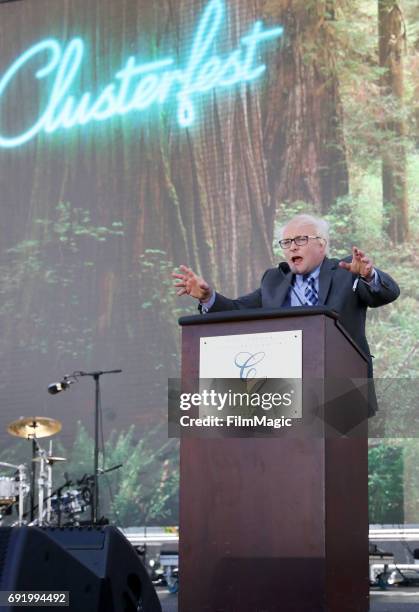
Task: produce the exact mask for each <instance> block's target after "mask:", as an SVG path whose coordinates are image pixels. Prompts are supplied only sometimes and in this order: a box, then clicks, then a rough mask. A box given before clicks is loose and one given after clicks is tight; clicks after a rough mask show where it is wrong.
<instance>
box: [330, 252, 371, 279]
mask: <svg viewBox="0 0 419 612" xmlns="http://www.w3.org/2000/svg"><path fill="white" fill-rule="evenodd" d="M339 267H341V268H344V269H345V270H348V272H352V274H358V275H359V276H361V277H362V278H363V279H364V280H366V281H367V282H368V283H369V282H370V281H372V279H373V278H374V266H373V263H372V259H370V258H369V257H367V255H365V253H364V252H363V251H361V250H360V249H358V248H357V247H352V261H351V263H347V262H346V261H340V262H339Z"/></svg>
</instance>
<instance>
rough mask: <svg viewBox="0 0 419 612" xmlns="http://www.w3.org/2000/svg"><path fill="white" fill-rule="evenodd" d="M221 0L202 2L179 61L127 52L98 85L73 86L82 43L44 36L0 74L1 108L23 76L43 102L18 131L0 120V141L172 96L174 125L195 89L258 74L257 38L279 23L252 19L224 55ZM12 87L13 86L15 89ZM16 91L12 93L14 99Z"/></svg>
mask: <svg viewBox="0 0 419 612" xmlns="http://www.w3.org/2000/svg"><path fill="white" fill-rule="evenodd" d="M225 13H226V8H225V2H224V1H223V0H211V1H210V2H209V3H208V5H207V7H206V8H205V10H204V12H203V14H202V17H201V19H200V21H199V24H198V27H197V30H196V32H195V34H194V36H193V39H192V40H193V42H192V47H191V49H190V51H189V54H187V55H186V57H185V58H184V60H183V61H181V63H180V65H176V61H175V57H171V56H168V57H163V58H161V59H157V60H154V61H149V62H139V61H138V58H137V57H135V56H134V55H133V56H131V57H129V58H128V59H127V61H126V63H125V65H124V66H123V67H122V68H121V70H120V71H119V72H117V73H116V74H115V75H114V76H113V78H112V79H111V81H110V82H109V83H108V84H106V85H105V86H103V87H102V88H100V87H99V88H97V89H98V92H97V93H94V92H93V91H85V92H83V93H81V94H80V93H79V86H80V80H81V79H80V77H82V65H83V62H85V60H86V57H85V56H86V50H85V43H84V42H83V40H82V39H81V38H73V39H72V40H71V41H70V42H68V44H64V43H60V42H59V41H58V40H56V39H54V38H48V39H45V40H42V41H40V42H38V43H37V44H35V45H33V46H32V47H30V48H29V49H28V50H27V51H25V52H24V53H23V54H22V55H21V56H20V57H18V58H17V59H16V60H15V61H14V62H13V63H12V65H11V66H10V67H9V68H8V69H7V70H6V72H5V73H4V74H3V76H2V77H1V79H0V116H1V112H2V106H4V107H5V106H6V104H7V102H8V95H9V94H10V95H12V96H13V95H14V96H15V97H16V92H17V91H20V87H21V86H22V83H23V82H24V81H27V80H32V81H35V82H36V83H39V91H38V92H37V98H39V99H40V100H45V104H44V108H43V109H42V110H41V112H40V115H39V116H38V117H37V118H36V119H35V121H34V122H33V123H32V125H30V126H28V127H26V129H25V130H24V131H22V132H21V133H18V134H7V129H6V128H5V126H4V125H0V147H5V148H12V147H18V146H21V145H23V144H25V143H26V142H29V141H30V140H32V139H33V138H35V137H36V136H37V135H38V134H40V133H41V132H43V133H45V134H53V133H54V132H57V131H60V130H61V131H63V130H70V129H72V128H75V127H78V128H85V127H86V126H87V125H89V124H91V123H94V122H96V123H100V122H103V121H108V120H110V119H112V118H114V117H118V116H119V117H121V116H124V115H128V114H133V115H134V114H137V113H140V112H144V111H145V110H147V109H149V108H151V107H152V106H156V107H162V106H163V105H164V104H166V103H169V102H170V101H173V103H174V104H175V106H176V109H177V120H178V123H179V125H180V126H181V127H190V126H191V125H192V124H193V122H194V120H195V114H196V113H195V104H196V100H197V98H198V97H200V96H202V95H204V94H209V92H212V91H214V90H227V89H231V88H232V87H234V86H236V85H239V84H241V83H242V84H245V83H249V82H251V81H255V80H256V79H259V78H260V77H261V75H262V74H263V73H264V72H265V70H266V66H265V64H263V63H261V61H260V54H259V51H260V46H261V44H262V43H264V42H267V41H269V40H273V39H275V38H278V37H280V36H282V34H283V28H282V27H281V26H277V27H273V28H269V29H265V27H264V25H263V23H262V21H256V22H255V23H254V24H253V25H252V27H251V28H250V30H249V31H248V32H247V33H246V34H245V35H244V36H242V37H241V38H240V40H239V44H238V47H237V49H234V50H232V51H230V52H228V53H225V54H223V55H218V54H217V53H215V52H214V50H215V46H216V45H217V43H219V46H220V47H223V41H222V40H220V31H221V29H222V25H223V21H224V20H225ZM18 88H19V89H18ZM15 97H12V98H11V99H12V100H14V99H15Z"/></svg>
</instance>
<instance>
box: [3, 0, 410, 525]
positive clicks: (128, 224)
mask: <svg viewBox="0 0 419 612" xmlns="http://www.w3.org/2000/svg"><path fill="white" fill-rule="evenodd" d="M334 5H335V3H333V2H332V3H329V2H326V3H324V2H311V3H308V2H293V3H289V2H284V1H283V0H272V1H268V2H265V1H264V2H262V1H260V0H167V1H166V0H165V1H162V2H150V1H149V0H118V1H116V0H19V1H16V2H10V3H5V4H1V5H0V206H1V222H0V329H1V333H0V406H1V414H0V440H1V454H0V460H1V461H3V462H6V463H7V462H8V463H10V464H13V465H15V464H19V463H21V462H23V463H25V464H27V466H30V464H31V453H32V446H31V442H30V441H28V440H26V439H24V438H19V437H16V436H14V437H12V436H11V435H10V434H9V433H8V432H7V428H8V426H9V425H10V424H11V423H12V422H14V421H16V420H17V419H19V418H20V417H34V416H39V417H49V418H52V419H57V420H58V421H60V423H61V424H62V429H61V431H60V432H59V433H57V434H55V435H53V436H51V437H46V438H43V439H40V440H39V443H40V444H41V446H42V447H45V448H47V449H49V448H50V444H52V452H53V454H54V455H58V456H62V457H65V458H66V459H67V461H66V462H61V463H59V464H58V463H57V464H56V465H55V466H54V468H53V475H54V486H57V487H58V486H60V484H62V483H63V482H64V479H65V477H68V479H69V480H72V481H73V483H76V481H77V480H81V479H82V478H83V476H84V475H86V474H90V473H91V472H92V469H93V431H94V430H93V425H94V399H95V388H94V381H93V380H92V379H91V378H90V377H81V378H79V379H78V382H76V383H75V384H73V385H71V388H70V389H69V390H67V391H65V392H63V393H60V394H59V395H56V396H53V395H51V394H48V392H47V387H48V385H49V384H51V383H54V382H56V381H60V380H62V378H63V376H64V375H68V374H71V373H73V372H75V371H84V372H92V371H103V370H113V369H122V372H121V373H119V374H108V375H104V376H102V377H101V380H100V382H101V407H102V410H101V423H100V425H101V428H100V446H101V453H100V458H99V461H100V466H101V468H103V470H106V469H108V468H112V467H114V466H118V465H120V464H122V467H119V468H117V469H116V470H114V471H113V472H109V474H108V475H106V474H105V475H103V477H101V480H100V483H101V485H100V486H101V496H102V500H101V510H102V513H103V514H106V515H107V516H108V517H109V518H110V519H111V520H112V521H114V522H117V523H118V524H121V525H124V526H132V525H144V524H167V525H175V524H177V521H178V510H177V489H178V444H177V441H176V440H172V439H168V437H167V384H168V378H169V377H177V376H179V372H180V342H179V340H180V329H179V326H178V323H177V321H178V317H179V316H180V315H184V314H196V313H197V310H196V303H195V302H194V301H193V300H188V299H185V298H182V299H181V298H178V297H177V296H176V293H175V291H174V290H173V287H172V279H171V272H172V271H173V269H175V268H176V267H177V266H178V265H180V264H187V265H189V266H191V267H192V268H193V269H194V270H196V271H197V272H198V273H199V274H202V276H203V277H204V278H205V279H206V280H207V281H208V282H210V283H211V284H212V285H213V286H215V287H217V288H219V289H220V290H221V291H222V292H223V293H226V294H227V295H231V296H233V297H234V296H236V295H239V294H242V293H245V292H246V291H250V290H252V289H254V288H255V287H257V286H258V284H259V282H260V278H261V276H262V274H263V272H264V271H265V270H266V268H268V267H270V266H272V265H273V263H275V262H277V261H280V259H281V254H280V252H279V250H278V249H277V246H275V244H276V243H275V231H276V228H277V227H278V226H279V225H280V224H281V223H283V222H284V221H286V220H287V219H289V218H290V217H291V216H292V215H293V214H295V213H298V212H303V211H304V212H311V213H316V214H319V215H323V216H326V217H327V218H328V219H329V221H330V223H331V228H332V245H331V247H332V252H333V253H334V255H335V256H338V257H343V256H346V255H348V254H349V253H350V251H351V248H352V246H353V244H357V245H358V246H360V247H363V248H364V249H365V250H368V252H369V253H370V254H371V255H372V256H373V257H376V259H377V262H378V263H377V265H378V264H379V266H381V267H383V269H386V270H387V271H389V272H391V273H392V274H393V275H395V276H396V277H397V276H398V274H397V273H398V272H399V276H401V278H399V279H398V280H400V281H401V284H402V285H403V282H405V283H406V284H409V283H408V282H407V280H405V279H406V276H405V273H404V271H405V267H406V266H411V265H412V259H409V260H408V261H407V263H406V262H405V264H403V253H401V249H400V244H402V243H403V244H405V253H406V250H407V251H408V252H410V251H409V249H411V248H413V247H412V246H411V245H412V243H411V242H409V240H408V239H406V240H405V237H403V238H402V239H400V240H398V239H397V238H394V236H393V237H391V236H389V234H388V223H387V217H386V215H387V213H388V210H389V208H388V207H386V206H387V203H386V202H383V194H382V190H381V187H380V185H381V183H380V181H381V179H380V177H381V174H380V173H381V160H382V155H383V150H384V149H385V148H386V147H387V149H388V147H389V146H390V145H389V143H393V141H395V142H396V144H393V145H391V146H394V147H397V146H399V147H400V146H401V143H400V138H398V135H397V134H396V135H395V136H394V138H393V140H392V136H391V134H390V135H389V133H386V130H385V129H384V128H383V126H382V125H380V122H379V120H380V117H379V116H377V115H378V114H379V113H378V112H376V110H375V109H374V108H373V100H374V99H375V100H379V96H380V92H379V91H378V89H377V79H379V78H380V74H379V72H380V71H379V69H378V68H377V65H378V61H379V58H378V51H377V48H378V47H377V45H378V43H377V39H376V38H374V39H373V37H372V32H375V29H374V28H375V27H376V20H377V16H376V14H375V12H374V11H375V3H374V2H372V1H365V2H361V1H359V2H357V3H356V8H355V9H354V10H355V11H356V13H357V15H358V25H359V28H358V30H357V29H356V27H355V25H354V21H353V14H352V13H351V11H352V8H351V9H349V8H348V7H346V6H342V7H340V8H339V7H334ZM406 5H407V6H406V19H407V20H410V21H413V18H414V11H415V7H414V3H413V2H408V3H406ZM373 21H374V23H372V22H373ZM374 35H375V34H374ZM374 54H376V55H374ZM365 57H370V60H371V57H376V60H377V65H374V66H369V65H368V63H365V62H364V58H365ZM374 61H375V60H374ZM371 64H374V62H373V60H371ZM416 65H417V64H416ZM412 67H413V59H412V58H411V57H410V56H409V57H407V59H406V64H405V70H406V75H405V76H406V78H407V80H408V85H409V86H408V87H407V93H406V94H405V95H406V100H405V103H406V104H407V105H408V106H409V104H410V105H411V107H412V109H413V96H412V93H411V92H412V91H413V89H412V88H414V85H415V83H416V84H417V74H416V76H414V71H413V69H412ZM373 68H374V69H375V70H376V72H375V73H374V72H373ZM415 79H416V80H415ZM409 96H410V98H409ZM383 106H384V103H383V104H382V105H381V106H380V108H382V107H383ZM385 111H386V109H385V108H384V110H383V112H385ZM409 121H411V122H412V125H413V118H410V119H409ZM416 129H417V127H416ZM380 130H381V131H380ZM387 132H388V130H387ZM416 134H417V132H416ZM409 138H410V136H409ZM386 139H387V140H386ZM406 139H408V137H406ZM413 144H414V136H413V132H412V137H411V140H410V141H409V142H408V143H406V151H407V153H406V155H408V160H407V162H406V166H405V169H404V171H405V173H406V177H407V178H406V182H407V184H408V190H409V194H408V199H409V202H410V204H409V206H410V209H409V211H408V215H409V216H410V218H411V228H413V229H411V234H410V236H412V237H413V235H414V231H415V229H416V227H417V226H416V227H415V224H414V219H415V218H417V201H418V199H417V197H416V199H415V196H417V195H418V191H419V188H418V186H417V182H416V184H415V181H414V180H413V177H414V176H415V173H416V171H417V169H418V167H419V163H418V156H417V151H416V152H415V150H414V146H413ZM399 170H400V168H399ZM409 177H410V178H409ZM391 210H392V209H391V207H390V212H389V215H390V216H391V214H392V212H391ZM383 236H387V237H388V242H387V243H385V242H384V238H383ZM386 240H387V238H386ZM392 240H393V242H392ZM390 244H395V245H396V246H395V248H394V250H393V252H391V249H389V248H388V245H390ZM386 245H387V246H386ZM411 282H413V281H411ZM414 286H417V274H416V275H415V280H414ZM413 304H415V305H416V306H417V294H416V296H415V292H414V291H412V290H410V289H409V290H408V293H407V294H405V295H403V297H402V299H401V300H400V301H399V302H398V303H397V304H396V305H393V306H391V307H386V308H385V309H383V310H382V312H380V313H378V314H377V315H375V319H374V320H373V325H371V326H370V339H371V344H372V352H374V348H377V359H376V372H377V373H378V375H383V374H384V373H385V372H389V368H390V367H391V368H392V369H391V373H390V375H392V376H394V377H397V376H399V375H400V372H399V370H398V368H399V367H400V365H401V364H402V363H403V360H404V359H405V357H406V356H407V355H409V354H410V353H409V352H410V351H411V349H412V347H413V340H412V332H413V333H414V330H416V331H417V329H418V319H417V314H412V313H413V310H414V309H413ZM409 312H410V313H411V317H410V318H409V316H408V313H409ZM416 312H417V310H416ZM383 334H392V337H393V339H394V341H393V342H392V345H391V346H386V347H383V345H382V337H383ZM413 356H414V355H413V354H412V359H413ZM414 371H416V370H415V369H414V366H413V365H411V375H412V376H413V372H414ZM2 474H3V475H5V476H7V475H9V472H8V471H7V469H6V468H3V471H2ZM412 513H413V514H414V509H413V510H412ZM383 522H385V521H384V519H383Z"/></svg>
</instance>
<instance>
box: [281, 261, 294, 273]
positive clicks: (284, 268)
mask: <svg viewBox="0 0 419 612" xmlns="http://www.w3.org/2000/svg"><path fill="white" fill-rule="evenodd" d="M278 268H279V269H280V270H281V272H282V274H284V276H285V274H288V272H289V271H290V270H291V268H290V267H289V265H288V264H287V262H286V261H281V263H279V264H278Z"/></svg>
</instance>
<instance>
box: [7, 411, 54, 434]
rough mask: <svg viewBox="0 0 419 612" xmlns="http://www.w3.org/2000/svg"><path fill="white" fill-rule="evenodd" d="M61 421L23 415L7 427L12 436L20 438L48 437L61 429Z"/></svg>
mask: <svg viewBox="0 0 419 612" xmlns="http://www.w3.org/2000/svg"><path fill="white" fill-rule="evenodd" d="M61 428H62V424H61V421H57V419H50V418H49V417H38V416H37V417H21V418H20V419H18V420H17V421H13V422H12V423H10V425H9V426H8V427H7V431H8V432H9V434H11V435H12V436H17V437H18V438H26V439H31V438H47V437H48V436H53V435H54V434H56V433H58V432H59V431H61Z"/></svg>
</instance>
